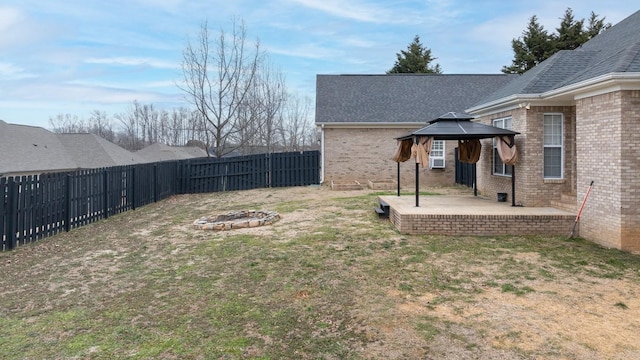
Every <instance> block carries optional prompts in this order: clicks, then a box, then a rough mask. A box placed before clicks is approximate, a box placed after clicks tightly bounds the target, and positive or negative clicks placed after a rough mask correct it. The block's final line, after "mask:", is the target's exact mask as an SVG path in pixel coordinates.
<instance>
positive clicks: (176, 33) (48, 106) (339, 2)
mask: <svg viewBox="0 0 640 360" xmlns="http://www.w3.org/2000/svg"><path fill="white" fill-rule="evenodd" d="M632 3H633V1H628V0H609V1H601V0H566V1H562V0H536V1H526V2H525V1H513V0H512V1H503V0H486V1H485V0H386V1H385V0H271V1H270V0H208V1H204V0H47V1H43V0H2V1H0V119H2V120H4V121H6V122H9V123H16V124H29V125H36V126H43V127H48V126H49V124H48V119H49V117H50V116H55V115H57V114H67V113H68V114H73V115H78V116H80V117H88V115H89V113H90V112H91V111H92V110H100V111H106V112H107V114H108V115H109V116H112V115H114V114H116V113H119V112H123V111H126V109H127V107H128V106H129V105H130V104H131V102H132V101H134V100H137V101H139V102H141V103H145V104H154V106H156V107H158V108H172V107H179V106H188V103H187V102H186V100H185V98H184V95H183V93H182V92H181V90H179V88H178V87H177V86H176V83H177V82H179V81H180V79H181V68H180V63H181V61H182V51H183V49H184V48H185V44H186V42H187V40H188V39H189V38H194V37H195V36H196V35H197V32H198V30H199V27H200V25H201V24H202V22H203V21H205V20H206V21H208V24H209V28H210V29H211V30H213V31H215V32H216V33H219V30H220V29H224V30H226V31H228V30H230V29H231V23H232V19H234V18H235V19H239V20H243V21H244V22H245V24H246V27H247V30H248V40H249V41H251V42H255V40H256V39H259V41H260V44H261V46H262V48H263V50H265V51H266V52H267V53H268V54H269V56H270V58H271V61H272V63H273V64H275V65H276V66H277V67H279V68H280V69H281V71H282V73H283V74H284V75H285V77H286V81H287V85H288V88H289V90H290V91H291V92H293V93H296V94H297V95H298V96H300V97H305V96H308V97H309V98H311V99H312V101H315V77H316V75H317V74H380V73H384V72H385V71H387V70H389V69H390V68H391V67H392V66H393V63H394V61H395V59H396V55H395V54H396V53H397V52H399V51H400V50H404V49H406V47H407V45H408V44H409V43H410V42H411V41H412V40H413V37H414V36H415V35H419V36H420V39H421V41H422V43H423V44H424V45H425V46H426V47H428V48H429V49H431V51H432V55H433V56H435V57H436V58H437V59H436V60H435V63H438V64H440V66H441V68H442V70H443V71H444V73H448V74H453V73H465V74H466V73H499V72H500V69H501V68H502V66H503V65H509V64H510V63H511V59H512V58H513V52H512V50H511V39H513V38H516V37H519V36H520V35H521V34H522V31H523V30H524V29H525V28H526V25H527V22H528V19H529V18H530V17H531V16H532V15H536V16H537V17H538V19H539V21H540V23H541V24H542V25H543V26H544V27H545V28H546V29H547V30H549V31H553V30H554V29H555V28H556V27H557V26H558V25H559V22H560V20H559V18H560V17H562V16H563V14H564V11H565V10H566V9H567V8H568V7H570V8H572V9H573V12H574V15H575V16H576V18H578V19H581V18H588V16H589V14H590V12H591V11H594V12H595V13H596V14H598V15H599V16H604V17H606V21H607V22H611V23H614V24H615V23H616V22H618V21H620V20H622V19H624V18H625V17H627V16H629V15H630V14H632V13H633V12H635V11H637V10H638V9H637V8H636V7H635V6H634V5H633V4H632Z"/></svg>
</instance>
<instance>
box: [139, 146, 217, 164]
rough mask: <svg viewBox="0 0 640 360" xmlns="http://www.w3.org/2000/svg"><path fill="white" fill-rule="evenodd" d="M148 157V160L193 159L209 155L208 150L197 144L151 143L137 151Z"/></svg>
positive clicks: (145, 157) (141, 155) (140, 154)
mask: <svg viewBox="0 0 640 360" xmlns="http://www.w3.org/2000/svg"><path fill="white" fill-rule="evenodd" d="M135 154H137V155H138V156H140V157H142V158H144V159H146V162H156V161H167V160H181V159H191V158H197V157H205V156H207V152H206V151H204V150H202V149H200V148H199V147H196V146H168V145H165V144H160V143H155V144H151V145H149V146H147V147H145V148H143V149H141V150H138V151H136V152H135Z"/></svg>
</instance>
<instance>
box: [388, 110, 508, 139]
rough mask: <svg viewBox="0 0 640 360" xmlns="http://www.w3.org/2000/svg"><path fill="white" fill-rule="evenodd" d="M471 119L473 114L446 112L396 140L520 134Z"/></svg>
mask: <svg viewBox="0 0 640 360" xmlns="http://www.w3.org/2000/svg"><path fill="white" fill-rule="evenodd" d="M471 119H473V116H471V115H469V114H464V113H455V112H448V113H446V114H444V115H442V116H440V117H438V118H437V119H435V120H431V121H429V125H427V126H425V127H423V128H421V129H418V130H416V131H414V132H412V133H410V134H407V135H404V136H401V137H399V138H398V140H405V139H411V138H413V137H415V136H429V137H433V139H434V140H465V139H484V138H492V137H495V136H514V135H517V134H520V133H519V132H516V131H511V130H507V129H501V128H498V127H495V126H489V125H484V124H480V123H477V122H473V121H471Z"/></svg>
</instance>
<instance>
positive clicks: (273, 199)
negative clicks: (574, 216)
mask: <svg viewBox="0 0 640 360" xmlns="http://www.w3.org/2000/svg"><path fill="white" fill-rule="evenodd" d="M434 191H435V192H451V191H462V190H460V189H435V190H434ZM375 202H376V194H375V193H373V192H370V191H367V190H363V191H353V192H338V191H331V190H329V189H327V188H317V187H299V188H286V189H261V190H251V191H243V192H229V193H218V194H201V195H181V196H175V197H172V198H170V199H168V200H165V201H162V202H160V203H156V204H152V205H148V206H146V207H143V208H139V209H137V210H135V211H130V212H128V213H124V214H120V215H118V216H113V217H111V218H109V219H106V220H103V221H100V222H99V223H96V224H92V225H89V226H86V227H83V228H79V229H75V230H72V231H71V232H69V233H63V234H59V235H57V236H54V237H52V238H49V239H45V240H43V241H41V242H39V243H36V244H32V245H28V246H23V247H21V248H19V249H17V250H16V251H12V252H7V253H0V274H1V275H0V299H1V301H0V358H3V359H112V358H133V359H283V358H291V359H633V358H635V359H638V358H640V342H639V341H638V339H637V336H638V334H639V333H640V255H634V254H629V253H624V252H620V251H616V250H611V249H604V248H601V247H599V246H597V245H594V244H592V243H589V242H586V241H583V240H581V239H571V240H567V239H565V238H560V237H555V238H550V237H444V236H408V235H402V234H399V233H398V232H397V231H396V229H395V228H394V227H393V225H392V224H391V223H389V221H388V220H380V219H378V218H377V216H376V215H375V213H374V212H373V206H374V205H375ZM246 209H255V210H275V211H277V212H279V213H280V215H281V217H282V219H281V220H280V221H278V222H277V223H275V224H273V225H271V226H266V227H258V228H251V229H239V230H232V231H226V232H212V231H202V230H195V229H193V228H192V222H193V221H194V220H195V219H197V218H199V217H201V216H206V215H215V214H221V213H226V212H227V211H231V210H246ZM567 230H568V231H570V229H567Z"/></svg>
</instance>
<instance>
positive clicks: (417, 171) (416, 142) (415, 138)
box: [413, 136, 420, 207]
mask: <svg viewBox="0 0 640 360" xmlns="http://www.w3.org/2000/svg"><path fill="white" fill-rule="evenodd" d="M418 142H419V140H418V137H417V136H415V137H414V138H413V143H414V144H415V146H418ZM416 160H417V159H416ZM419 165H420V164H418V161H416V207H419V206H420V205H419V202H420V200H419V197H420V168H419Z"/></svg>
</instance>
